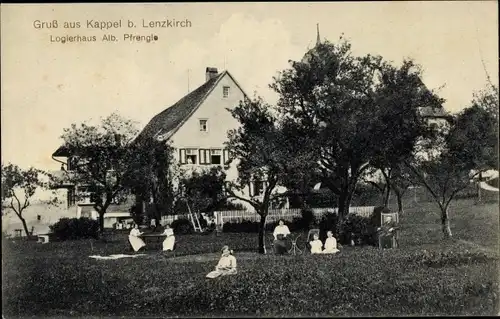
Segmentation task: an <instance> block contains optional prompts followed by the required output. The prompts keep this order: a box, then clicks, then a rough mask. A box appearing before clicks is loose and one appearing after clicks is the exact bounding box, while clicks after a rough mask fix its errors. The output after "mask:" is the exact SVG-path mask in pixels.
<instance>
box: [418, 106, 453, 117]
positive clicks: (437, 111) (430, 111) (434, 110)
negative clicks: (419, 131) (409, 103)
mask: <svg viewBox="0 0 500 319" xmlns="http://www.w3.org/2000/svg"><path fill="white" fill-rule="evenodd" d="M420 115H421V116H422V117H426V118H443V119H445V118H449V117H450V114H449V113H448V112H446V110H445V109H444V108H443V107H422V108H420Z"/></svg>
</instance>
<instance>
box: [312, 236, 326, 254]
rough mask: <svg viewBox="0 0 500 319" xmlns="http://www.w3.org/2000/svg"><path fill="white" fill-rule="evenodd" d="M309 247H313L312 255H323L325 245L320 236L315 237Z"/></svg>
mask: <svg viewBox="0 0 500 319" xmlns="http://www.w3.org/2000/svg"><path fill="white" fill-rule="evenodd" d="M309 245H311V254H321V247H323V243H322V242H321V240H319V236H318V234H314V235H313V240H312V241H310V242H309Z"/></svg>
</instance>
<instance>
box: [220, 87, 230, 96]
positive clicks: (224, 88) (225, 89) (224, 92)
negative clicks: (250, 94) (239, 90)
mask: <svg viewBox="0 0 500 319" xmlns="http://www.w3.org/2000/svg"><path fill="white" fill-rule="evenodd" d="M222 97H223V98H225V99H227V98H228V97H229V86H224V87H223V88H222Z"/></svg>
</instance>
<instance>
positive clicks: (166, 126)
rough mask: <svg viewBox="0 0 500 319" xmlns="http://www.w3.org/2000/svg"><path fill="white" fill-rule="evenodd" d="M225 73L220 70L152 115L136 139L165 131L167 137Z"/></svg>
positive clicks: (139, 139)
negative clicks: (161, 110) (173, 102)
mask: <svg viewBox="0 0 500 319" xmlns="http://www.w3.org/2000/svg"><path fill="white" fill-rule="evenodd" d="M225 74H226V72H222V73H221V74H219V75H217V76H215V77H213V78H212V79H210V80H208V81H207V82H205V83H204V84H202V85H201V86H200V87H198V88H197V89H196V90H194V91H193V92H191V93H189V94H188V95H186V96H184V97H183V98H182V99H180V100H179V101H177V103H175V104H174V105H172V106H171V107H169V108H167V109H165V110H164V111H163V112H161V113H159V114H157V115H156V116H155V117H153V118H152V119H151V121H149V123H148V124H147V125H146V127H144V129H143V130H142V132H141V133H140V134H139V135H138V136H137V138H136V141H141V140H144V139H147V138H154V137H155V136H157V135H159V134H167V133H169V134H168V135H169V136H167V138H168V137H170V136H171V135H172V133H173V131H174V130H175V129H176V128H178V127H179V126H180V125H181V124H183V122H184V121H185V120H186V119H187V118H188V117H189V116H190V115H191V114H192V113H193V112H194V111H195V110H196V109H197V108H198V106H199V105H200V104H201V103H202V102H203V101H204V99H205V97H206V95H207V94H208V93H209V92H210V91H211V90H212V89H213V88H214V87H215V85H216V84H217V82H218V81H219V79H220V78H222V77H223V76H224V75H225Z"/></svg>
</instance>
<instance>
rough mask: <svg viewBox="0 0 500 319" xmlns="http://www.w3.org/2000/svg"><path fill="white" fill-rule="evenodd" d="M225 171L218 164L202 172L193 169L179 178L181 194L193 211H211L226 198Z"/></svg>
mask: <svg viewBox="0 0 500 319" xmlns="http://www.w3.org/2000/svg"><path fill="white" fill-rule="evenodd" d="M225 180H226V173H225V172H224V170H223V169H222V167H220V166H216V167H211V168H210V169H208V170H204V171H202V172H197V171H194V172H192V173H191V174H189V175H188V176H184V177H182V178H181V179H180V184H181V185H182V186H181V187H182V192H183V195H184V196H185V197H187V198H189V205H190V206H191V209H193V211H195V212H213V211H214V210H215V209H216V208H217V207H218V206H219V205H220V204H221V203H223V202H224V201H225V200H226V196H225V194H224V184H225Z"/></svg>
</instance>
